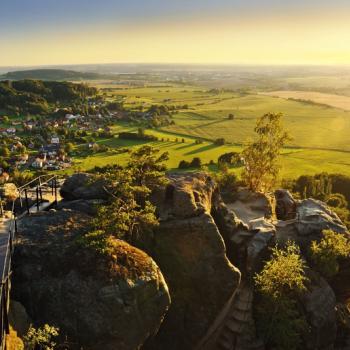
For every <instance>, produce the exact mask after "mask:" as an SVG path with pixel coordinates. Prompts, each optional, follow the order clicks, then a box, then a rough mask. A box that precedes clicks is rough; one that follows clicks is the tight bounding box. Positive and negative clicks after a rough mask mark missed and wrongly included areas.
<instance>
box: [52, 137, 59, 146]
mask: <svg viewBox="0 0 350 350" xmlns="http://www.w3.org/2000/svg"><path fill="white" fill-rule="evenodd" d="M51 144H53V145H59V144H60V138H59V137H57V136H53V137H51Z"/></svg>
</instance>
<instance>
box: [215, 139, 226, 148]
mask: <svg viewBox="0 0 350 350" xmlns="http://www.w3.org/2000/svg"><path fill="white" fill-rule="evenodd" d="M225 143H226V142H225V139H224V138H223V137H221V138H218V139H216V140H215V141H214V144H215V145H217V146H223V145H224V144H225Z"/></svg>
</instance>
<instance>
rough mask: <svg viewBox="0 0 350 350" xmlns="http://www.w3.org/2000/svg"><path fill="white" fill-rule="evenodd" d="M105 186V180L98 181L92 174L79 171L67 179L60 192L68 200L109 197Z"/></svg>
mask: <svg viewBox="0 0 350 350" xmlns="http://www.w3.org/2000/svg"><path fill="white" fill-rule="evenodd" d="M103 187H104V181H103V180H97V181H96V180H93V178H92V175H90V174H86V173H77V174H74V175H72V176H70V177H69V178H68V179H66V181H65V182H64V183H63V185H62V187H61V189H60V194H61V196H62V198H63V199H66V200H77V199H86V200H88V199H107V198H108V194H107V193H106V191H105V190H104V188H103Z"/></svg>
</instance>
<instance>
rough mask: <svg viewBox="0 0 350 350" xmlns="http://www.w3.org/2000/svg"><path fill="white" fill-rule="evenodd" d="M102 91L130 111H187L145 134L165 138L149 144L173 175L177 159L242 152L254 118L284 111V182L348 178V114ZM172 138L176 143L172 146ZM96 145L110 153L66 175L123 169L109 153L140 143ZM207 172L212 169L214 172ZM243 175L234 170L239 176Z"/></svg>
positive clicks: (163, 92) (231, 95)
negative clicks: (325, 175)
mask: <svg viewBox="0 0 350 350" xmlns="http://www.w3.org/2000/svg"><path fill="white" fill-rule="evenodd" d="M106 86H108V88H110V89H111V90H109V91H108V95H109V96H111V95H113V96H117V97H118V98H123V99H124V101H125V103H126V106H127V107H128V108H137V107H138V106H140V105H143V106H144V107H145V108H147V106H150V105H152V104H169V105H176V106H183V105H184V104H187V105H188V106H189V109H187V110H186V109H180V111H179V112H178V113H177V114H174V115H173V119H174V121H175V124H174V125H170V126H167V127H163V128H161V129H159V130H149V131H147V132H148V133H152V134H154V135H156V136H157V137H158V138H159V139H162V138H163V139H164V142H161V141H158V142H151V143H148V144H150V145H151V146H154V147H156V148H158V149H160V150H161V151H164V152H165V151H167V152H169V155H170V160H169V161H168V164H167V165H168V168H169V169H170V170H176V169H177V166H178V164H179V162H180V161H181V160H187V161H191V160H192V159H193V157H200V158H201V160H202V163H209V162H210V161H211V160H212V161H214V162H216V161H217V158H218V157H219V156H220V155H221V154H223V153H225V152H230V151H237V152H239V151H241V150H242V147H243V146H244V144H245V143H246V142H247V140H249V139H250V138H252V137H253V136H254V132H253V130H254V126H255V121H256V118H257V117H259V116H261V115H263V114H264V113H267V112H282V113H283V114H284V125H285V127H286V129H287V130H288V131H289V132H290V134H291V136H292V137H293V141H292V143H291V145H290V148H288V149H285V150H284V151H283V154H282V156H281V165H282V171H281V177H282V178H295V177H298V176H300V175H302V174H310V175H312V174H315V173H319V172H321V171H326V172H329V173H333V172H337V173H342V174H345V175H350V142H349V137H348V135H349V134H350V112H349V111H342V110H340V109H336V108H331V107H325V106H320V105H316V104H315V105H313V104H307V103H302V102H297V101H290V100H286V99H283V98H277V97H272V96H264V95H259V94H249V95H243V94H239V93H235V92H230V91H225V92H221V93H219V94H215V93H210V92H208V91H207V90H206V89H205V88H202V87H196V86H176V85H173V86H155V87H154V86H149V87H138V88H135V87H130V88H129V87H125V86H124V87H123V88H122V89H121V88H117V89H115V90H112V89H113V85H112V86H109V85H103V84H102V83H101V84H100V85H99V86H98V87H100V88H101V87H106ZM230 113H233V114H234V116H235V118H234V120H229V119H228V115H229V114H230ZM112 130H113V132H114V133H115V134H117V133H118V132H120V131H126V130H128V131H136V127H132V126H130V125H127V124H125V123H116V125H115V126H114V127H113V128H112ZM219 137H223V138H225V140H226V141H228V142H229V143H230V144H228V145H225V146H216V145H214V144H213V142H212V140H215V139H216V138H219ZM176 138H178V141H179V142H175V139H176ZM182 138H185V143H181V139H182ZM196 139H202V140H203V143H202V144H195V140H196ZM98 142H99V143H101V144H105V145H107V146H109V147H111V148H112V150H111V151H109V152H105V153H97V154H94V155H90V156H87V157H81V158H79V157H78V158H76V163H75V165H74V167H72V168H71V169H70V170H69V172H73V171H76V170H78V169H79V170H88V169H91V168H93V167H94V166H103V165H106V164H112V163H120V164H123V163H125V162H126V161H127V160H128V154H116V153H115V152H114V151H113V149H116V148H120V147H127V148H130V149H132V148H134V147H138V146H140V145H142V144H143V143H144V142H136V141H134V140H133V141H131V140H120V139H118V138H117V137H114V138H111V139H105V140H99V141H98ZM210 168H211V170H215V167H212V166H211V167H210ZM241 170H242V169H240V168H237V169H232V171H235V172H237V173H239V172H240V171H241Z"/></svg>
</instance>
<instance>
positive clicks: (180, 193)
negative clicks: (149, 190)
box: [152, 173, 218, 220]
mask: <svg viewBox="0 0 350 350" xmlns="http://www.w3.org/2000/svg"><path fill="white" fill-rule="evenodd" d="M169 180H170V184H169V185H168V186H167V187H166V189H165V190H164V189H159V190H158V191H156V192H155V193H154V194H153V195H152V202H153V203H154V204H155V205H156V207H157V210H158V213H159V216H160V220H168V219H175V218H176V219H186V218H191V217H194V216H199V215H201V214H203V213H204V212H206V211H207V212H210V210H211V205H212V198H213V196H217V195H218V188H217V185H216V183H215V182H214V181H213V179H212V178H211V177H210V176H208V175H206V174H201V173H199V174H181V175H179V174H178V175H169Z"/></svg>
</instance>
